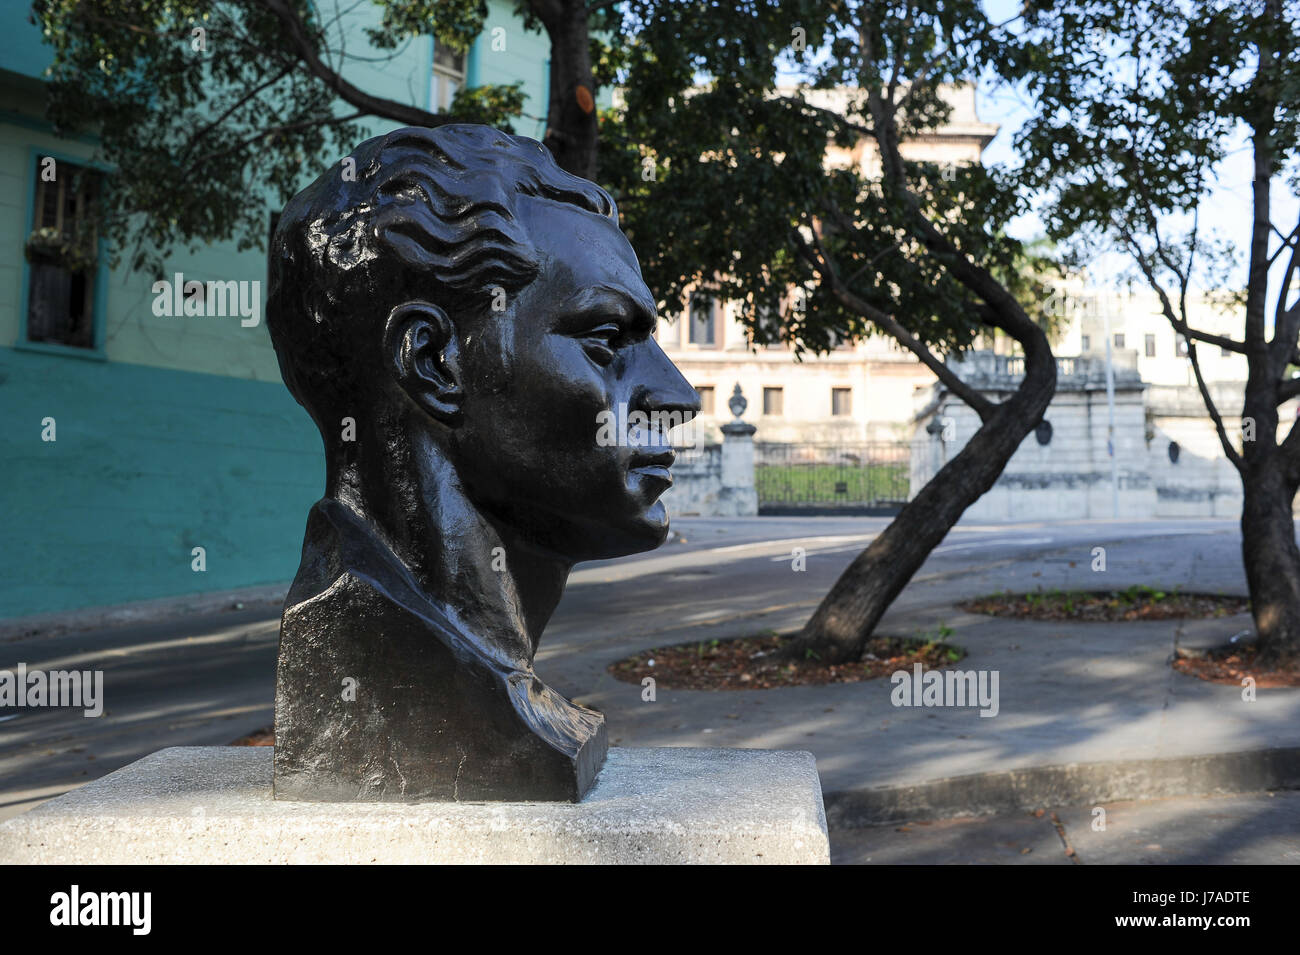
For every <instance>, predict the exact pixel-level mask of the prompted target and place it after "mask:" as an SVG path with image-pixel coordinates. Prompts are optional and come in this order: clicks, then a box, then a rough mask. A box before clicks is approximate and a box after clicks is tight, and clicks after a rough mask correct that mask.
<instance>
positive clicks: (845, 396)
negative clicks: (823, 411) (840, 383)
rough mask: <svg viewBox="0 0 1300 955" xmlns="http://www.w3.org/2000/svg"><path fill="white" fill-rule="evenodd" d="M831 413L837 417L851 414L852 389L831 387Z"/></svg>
mask: <svg viewBox="0 0 1300 955" xmlns="http://www.w3.org/2000/svg"><path fill="white" fill-rule="evenodd" d="M831 414H832V415H834V416H835V417H837V418H840V417H846V416H848V415H851V414H853V389H852V388H832V389H831Z"/></svg>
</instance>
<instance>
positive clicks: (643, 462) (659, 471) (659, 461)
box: [628, 448, 677, 485]
mask: <svg viewBox="0 0 1300 955" xmlns="http://www.w3.org/2000/svg"><path fill="white" fill-rule="evenodd" d="M676 457H677V453H676V452H675V451H673V450H672V449H671V448H669V449H666V450H664V451H657V452H655V453H653V454H649V453H646V452H640V453H637V454H634V455H633V456H632V462H631V464H630V465H629V466H628V470H629V471H631V472H632V473H633V474H643V475H645V476H646V477H650V478H656V479H658V480H660V481H663V482H664V484H665V485H669V484H672V483H673V476H672V474H671V473H669V470H668V469H669V468H670V467H672V466H673V460H674V459H675V458H676Z"/></svg>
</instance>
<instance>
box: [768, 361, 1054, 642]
mask: <svg viewBox="0 0 1300 955" xmlns="http://www.w3.org/2000/svg"><path fill="white" fill-rule="evenodd" d="M1055 391H1056V359H1055V358H1054V357H1053V356H1052V353H1051V350H1050V348H1048V347H1047V343H1046V340H1044V341H1043V342H1042V345H1041V347H1036V346H1035V347H1031V348H1028V349H1026V358H1025V378H1024V381H1022V382H1021V384H1020V387H1019V389H1017V391H1016V393H1015V395H1013V396H1012V397H1011V398H1009V399H1008V400H1007V401H1005V402H1003V403H1002V404H1000V405H998V406H997V410H996V411H995V412H994V413H993V414H992V415H991V416H990V417H989V418H988V420H987V421H985V422H984V423H983V424H982V425H981V426H980V428H979V430H978V431H976V432H975V434H974V436H973V437H972V438H971V439H970V441H969V442H967V444H966V446H965V447H964V448H962V450H961V451H960V452H959V453H958V454H957V456H956V457H955V458H953V459H952V460H951V461H949V462H948V463H947V464H945V465H944V466H943V468H942V469H940V471H939V473H938V474H936V475H935V476H934V477H933V478H932V479H931V480H930V482H929V483H928V484H926V485H925V487H923V488H922V489H921V491H920V493H918V494H917V495H916V497H915V498H913V499H912V500H911V501H909V502H908V503H907V505H906V506H905V507H904V508H903V509H902V511H900V512H899V514H898V516H897V517H895V518H894V520H893V521H891V522H890V524H889V526H888V527H887V528H885V530H884V532H883V533H882V534H881V535H880V536H879V537H877V538H876V539H875V540H874V541H872V542H871V545H870V546H869V547H868V548H867V549H866V550H865V551H863V552H862V553H861V554H859V555H858V557H857V558H856V559H855V560H854V561H853V563H852V564H850V565H849V567H848V569H847V570H845V571H844V573H843V574H841V575H840V579H839V580H838V581H836V583H835V586H834V587H832V588H831V591H830V593H829V594H827V595H826V598H825V599H824V600H823V601H822V602H821V604H820V605H819V606H818V607H817V609H816V611H814V613H813V615H812V617H811V618H810V619H809V620H808V622H807V623H806V624H805V625H804V628H803V630H802V631H801V632H800V633H799V635H798V637H796V638H795V640H794V641H793V642H792V644H791V645H790V647H789V649H788V651H787V652H788V653H789V654H790V655H791V656H792V657H794V658H795V659H799V658H803V657H804V656H806V655H808V654H809V653H810V652H811V653H813V654H816V656H817V658H818V659H820V660H821V661H822V662H823V663H847V662H852V661H854V660H857V659H859V658H860V657H861V656H862V653H863V651H864V649H865V647H866V643H867V640H868V639H870V637H871V633H872V631H873V630H874V629H875V626H876V624H877V623H879V622H880V618H881V617H882V616H884V613H885V611H886V610H887V609H888V608H889V605H890V604H891V603H893V601H894V598H895V597H897V596H898V594H899V593H900V592H901V591H902V589H903V588H904V587H905V586H907V583H908V581H910V580H911V579H912V576H913V575H914V574H915V573H916V572H917V570H919V569H920V567H921V565H922V564H924V563H925V560H926V558H927V557H928V556H929V555H930V551H932V550H933V549H934V548H935V547H936V546H938V544H939V542H940V541H942V540H943V539H944V537H945V536H946V535H947V534H948V531H949V530H950V529H951V528H952V526H953V525H954V524H955V523H957V520H958V518H960V517H961V515H962V514H963V513H964V512H965V511H966V508H968V507H970V506H971V505H972V504H974V503H975V502H976V501H977V500H979V499H980V497H981V496H982V495H983V494H984V493H985V492H986V491H988V490H989V489H990V488H991V487H993V485H994V484H995V483H997V479H998V477H999V476H1000V475H1001V474H1002V470H1003V468H1005V467H1006V464H1007V461H1009V460H1010V459H1011V456H1012V455H1013V454H1015V452H1016V449H1017V448H1018V447H1020V443H1021V441H1023V440H1024V438H1025V436H1026V435H1028V434H1029V432H1030V431H1032V430H1033V429H1034V428H1035V427H1037V426H1038V424H1039V422H1040V421H1042V418H1043V413H1044V412H1045V411H1046V410H1047V406H1048V404H1049V403H1050V402H1051V400H1052V395H1053V394H1054V393H1055Z"/></svg>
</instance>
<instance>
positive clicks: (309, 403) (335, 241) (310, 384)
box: [267, 125, 698, 563]
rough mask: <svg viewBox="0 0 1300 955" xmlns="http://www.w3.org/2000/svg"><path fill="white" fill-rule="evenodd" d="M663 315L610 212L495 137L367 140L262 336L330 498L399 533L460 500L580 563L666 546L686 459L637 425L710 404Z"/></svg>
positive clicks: (290, 235) (504, 137)
mask: <svg viewBox="0 0 1300 955" xmlns="http://www.w3.org/2000/svg"><path fill="white" fill-rule="evenodd" d="M655 316H656V309H655V300H654V297H653V296H652V295H651V293H650V291H649V289H648V288H647V287H646V285H645V282H644V281H643V280H642V277H641V271H640V267H639V265H638V263H637V259H636V256H635V254H634V253H633V251H632V248H631V246H630V245H629V243H628V241H627V239H626V238H625V237H624V235H623V233H622V232H621V231H620V229H619V227H618V215H617V211H616V209H615V206H614V202H613V200H612V199H611V198H610V196H609V195H608V194H607V193H606V192H605V191H604V190H602V189H601V188H599V187H598V186H596V185H594V184H593V183H590V182H588V181H586V180H583V179H579V178H577V177H575V176H572V175H569V174H568V173H566V172H564V171H563V170H561V169H560V168H559V167H558V166H557V165H556V164H555V162H554V161H553V160H552V158H551V156H550V154H549V153H548V152H547V151H546V149H545V148H544V147H543V146H542V145H541V144H540V143H537V142H535V141H533V140H530V139H525V138H521V137H517V136H512V135H509V134H506V133H503V132H500V131H498V130H495V129H491V128H489V127H486V126H471V125H449V126H442V127H439V128H436V129H417V128H408V129H400V130H397V131H395V132H392V133H389V134H387V135H384V136H380V137H377V138H374V139H371V140H368V141H367V142H365V143H362V144H361V145H360V146H359V147H358V148H357V149H356V150H355V151H354V152H353V153H352V155H350V156H348V157H347V158H346V159H344V160H343V161H342V162H340V163H338V164H336V165H335V166H333V167H332V168H331V169H330V170H329V171H328V172H326V173H325V174H324V175H322V176H321V177H320V178H318V179H317V180H316V181H315V182H314V183H312V185H310V186H309V187H308V188H307V189H305V190H303V191H302V192H301V193H299V194H298V195H297V196H295V197H294V198H293V200H292V201H291V202H290V203H289V204H288V206H287V207H286V208H285V210H284V212H283V214H282V216H281V218H280V221H279V224H278V226H277V228H276V230H275V235H274V237H273V240H272V244H271V251H270V291H269V295H268V304H267V325H268V328H269V330H270V333H271V338H272V341H273V343H274V345H275V350H276V354H277V356H278V358H279V362H280V369H281V373H282V375H283V378H284V381H285V384H286V385H287V386H288V387H289V390H290V391H291V392H292V393H293V395H294V397H295V398H296V399H297V400H298V401H299V403H301V404H302V405H303V406H304V407H305V408H306V409H307V411H308V412H309V413H310V414H311V416H312V418H313V419H314V420H315V422H316V424H317V427H318V428H319V429H320V432H321V435H322V438H323V440H324V443H325V452H326V467H327V471H328V474H327V491H326V493H327V495H328V496H330V497H335V498H339V499H341V500H343V501H345V502H346V503H348V504H349V505H351V506H352V507H353V508H354V509H356V510H357V511H359V512H360V513H363V514H366V515H368V516H370V517H372V518H373V519H374V520H375V521H376V522H377V523H378V524H379V525H380V528H381V530H383V531H385V532H386V533H388V534H389V536H401V535H402V534H403V533H405V532H406V531H407V530H408V529H409V528H408V527H407V525H409V526H414V527H415V528H416V529H417V531H416V533H417V534H418V529H419V528H420V526H421V522H422V521H424V520H428V521H431V522H436V521H437V520H441V521H442V523H444V524H445V523H446V521H447V514H446V512H445V511H444V512H443V513H442V514H441V517H440V518H435V517H433V516H430V511H431V508H436V506H438V503H439V501H440V500H441V501H443V502H444V503H445V499H446V498H447V497H449V496H456V497H457V498H458V499H459V500H463V502H465V503H466V504H467V505H468V507H469V508H472V509H473V510H474V511H475V512H477V513H478V514H481V515H483V516H485V517H486V518H487V519H488V520H490V521H491V523H492V525H493V526H494V527H496V528H497V529H499V530H500V531H501V533H502V535H503V538H508V539H510V540H513V541H518V542H520V543H521V544H522V545H524V546H527V547H533V548H538V549H540V550H543V551H546V552H548V553H550V554H553V555H556V556H557V557H558V558H560V559H562V560H564V561H567V562H568V563H573V562H576V561H579V560H590V559H595V558H603V557H612V556H618V555H621V554H627V553H632V552H635V551H639V550H646V549H649V548H652V547H655V546H657V545H658V544H659V543H661V542H662V541H663V539H664V537H665V536H666V534H667V517H666V514H665V512H664V507H663V505H662V503H660V502H659V500H658V498H659V496H660V495H661V494H662V493H663V491H665V490H666V489H667V488H668V486H669V485H670V484H671V478H670V477H669V473H668V466H669V465H670V464H671V462H672V451H671V448H670V447H669V444H668V441H667V435H666V434H665V430H664V428H663V427H653V426H652V427H649V428H641V429H638V428H636V427H635V425H638V424H641V423H645V422H649V423H651V424H652V425H653V424H654V423H661V422H667V423H669V424H671V423H675V422H679V421H681V420H682V419H686V418H689V417H690V416H691V415H693V414H694V412H695V411H696V410H698V402H697V397H696V393H695V391H694V389H693V388H691V386H690V385H689V384H688V383H687V382H686V381H685V380H684V379H683V378H682V376H681V374H680V373H679V372H678V371H677V369H676V367H675V366H674V365H673V364H672V362H671V361H670V360H669V359H668V357H667V356H666V355H665V354H664V353H663V351H662V350H661V349H660V347H659V345H658V343H657V342H656V341H655V339H654V337H653V335H652V332H653V330H654V326H655ZM348 419H350V421H351V425H350V428H351V430H349V420H348ZM396 525H403V526H396ZM446 532H447V529H446V528H445V527H444V528H442V533H444V534H445V533H446Z"/></svg>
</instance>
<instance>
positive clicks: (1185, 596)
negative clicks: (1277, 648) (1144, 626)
mask: <svg viewBox="0 0 1300 955" xmlns="http://www.w3.org/2000/svg"><path fill="white" fill-rule="evenodd" d="M957 606H958V607H960V608H961V609H962V610H965V611H967V612H969V613H982V614H988V615H990V616H994V617H1018V618H1020V619H1022V620H1077V621H1081V622H1097V623H1113V622H1117V621H1125V620H1189V619H1195V620H1199V619H1207V618H1214V617H1231V616H1233V615H1235V614H1239V613H1246V612H1248V611H1249V610H1250V601H1249V600H1247V599H1246V598H1245V597H1234V596H1225V595H1223V594H1190V593H1181V592H1179V591H1177V590H1170V591H1165V590H1157V589H1156V588H1154V587H1142V586H1137V587H1130V588H1128V589H1127V590H1111V591H1093V592H1089V591H1082V590H1069V591H1063V590H1049V591H1041V590H1040V591H1036V592H1034V593H1028V594H1013V593H1011V592H1009V591H1007V592H1004V593H998V594H989V595H988V596H986V597H976V598H975V599H974V600H967V601H963V602H962V603H960V604H958V605H957Z"/></svg>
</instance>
